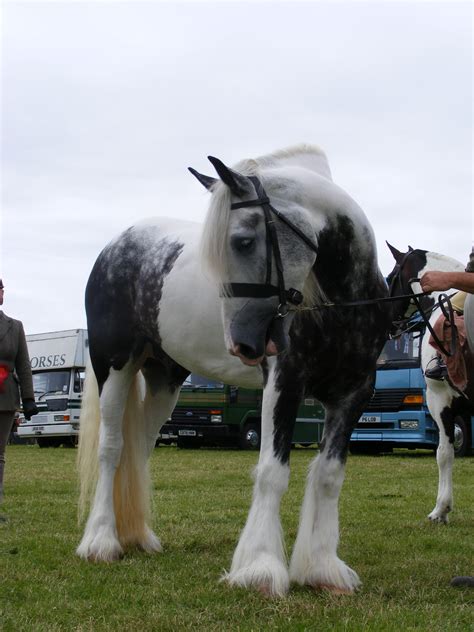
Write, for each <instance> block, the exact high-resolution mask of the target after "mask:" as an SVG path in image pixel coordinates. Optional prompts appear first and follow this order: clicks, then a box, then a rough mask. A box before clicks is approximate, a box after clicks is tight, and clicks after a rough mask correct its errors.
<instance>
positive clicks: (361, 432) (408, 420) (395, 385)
mask: <svg viewBox="0 0 474 632" xmlns="http://www.w3.org/2000/svg"><path fill="white" fill-rule="evenodd" d="M420 341H421V338H420V336H419V334H418V333H415V334H412V333H410V334H404V335H402V336H401V337H400V338H397V339H394V340H389V341H388V342H387V343H386V344H385V347H384V349H383V351H382V353H381V354H380V358H379V360H378V363H377V378H376V383H375V392H374V395H373V397H372V400H371V401H370V403H369V405H368V407H367V409H366V411H365V412H364V414H363V415H362V417H361V418H360V420H359V422H358V424H357V426H356V428H355V429H354V431H353V433H352V436H351V444H350V450H351V452H352V453H357V452H359V453H363V452H365V453H377V452H388V451H391V450H392V449H393V448H395V447H396V448H411V449H416V448H427V449H433V450H436V448H437V446H438V428H437V425H436V423H435V421H434V419H433V418H432V417H431V415H430V413H429V411H428V408H427V406H426V384H425V380H424V377H423V372H422V370H421V367H420V346H421V345H420ZM455 424H456V425H455V453H456V455H457V456H464V455H465V454H468V453H469V452H470V451H471V449H472V448H473V438H474V418H473V417H471V415H470V414H469V413H466V414H464V415H462V416H461V415H460V416H458V417H457V418H456V422H455Z"/></svg>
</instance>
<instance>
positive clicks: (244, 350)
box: [236, 344, 260, 360]
mask: <svg viewBox="0 0 474 632" xmlns="http://www.w3.org/2000/svg"><path fill="white" fill-rule="evenodd" d="M236 348H237V350H238V352H239V353H241V354H242V355H243V356H244V357H245V358H249V359H250V360H255V358H258V357H259V356H260V354H259V353H257V351H256V349H253V348H252V347H250V346H249V345H243V344H238V345H236Z"/></svg>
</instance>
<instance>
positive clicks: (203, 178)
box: [188, 167, 217, 191]
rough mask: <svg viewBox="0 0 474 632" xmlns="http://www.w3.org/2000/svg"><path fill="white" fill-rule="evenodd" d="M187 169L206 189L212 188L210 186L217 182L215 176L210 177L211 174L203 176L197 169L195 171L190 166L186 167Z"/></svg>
mask: <svg viewBox="0 0 474 632" xmlns="http://www.w3.org/2000/svg"><path fill="white" fill-rule="evenodd" d="M188 170H189V171H190V172H191V173H192V174H193V176H194V177H195V178H197V179H198V180H199V182H200V183H201V184H202V185H203V186H204V187H206V189H207V190H208V191H209V189H212V187H213V186H214V185H215V183H216V182H217V178H211V176H205V175H204V174H202V173H199V171H196V169H193V168H192V167H188Z"/></svg>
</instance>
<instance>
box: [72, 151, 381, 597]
mask: <svg viewBox="0 0 474 632" xmlns="http://www.w3.org/2000/svg"><path fill="white" fill-rule="evenodd" d="M210 160H211V162H212V164H213V166H214V167H215V169H216V171H217V174H218V176H219V178H217V179H215V178H211V177H209V176H204V175H202V174H199V173H198V172H196V171H194V170H191V171H192V173H193V174H194V175H195V176H196V177H197V178H198V180H199V181H200V182H201V183H202V184H204V186H205V187H206V188H208V189H209V190H210V191H211V193H212V197H211V202H210V209H209V212H208V216H207V219H206V222H205V225H204V227H203V228H202V227H201V226H200V225H196V224H193V223H189V222H180V221H176V220H164V219H157V220H154V221H147V222H144V223H141V224H137V225H135V226H133V227H131V228H129V229H128V230H126V231H125V232H124V233H123V234H121V235H120V236H119V237H117V238H116V239H114V240H113V241H112V242H111V243H110V244H109V245H108V246H106V247H105V249H104V250H103V251H102V253H101V254H100V255H99V257H98V259H97V261H96V263H95V265H94V268H93V270H92V272H91V275H90V278H89V282H88V285H87V290H86V310H87V320H88V329H89V341H90V356H91V362H92V367H93V371H91V370H89V371H88V374H87V379H86V389H85V394H84V401H83V407H82V415H81V437H80V444H79V464H80V473H81V480H82V495H81V498H82V500H81V503H82V507H84V503H85V502H86V499H87V498H88V494H89V495H90V493H91V492H92V491H93V489H94V488H95V495H94V497H93V501H92V507H91V510H90V515H89V519H88V521H87V525H86V527H85V532H84V535H83V538H82V541H81V543H80V545H79V547H78V549H77V552H78V554H79V555H80V556H81V557H82V558H84V559H88V560H104V561H111V560H114V559H116V558H119V557H120V556H121V555H122V552H123V549H124V548H125V547H128V546H132V545H133V546H137V547H140V548H141V549H144V550H145V551H150V552H153V551H159V550H160V549H161V545H160V541H159V539H158V538H157V537H156V535H155V534H154V533H153V532H152V530H151V528H150V526H149V513H148V498H147V494H148V485H147V474H146V461H147V459H148V457H149V455H150V453H151V451H152V449H153V447H154V445H155V440H156V437H157V434H158V431H159V429H160V427H161V425H162V424H163V423H164V422H165V421H166V420H167V419H168V418H169V416H170V414H171V411H172V410H173V407H174V406H175V403H176V399H177V397H178V393H179V390H180V386H181V384H182V382H183V381H184V379H185V378H186V376H187V375H188V374H189V373H190V372H196V373H199V374H201V375H205V376H207V377H209V378H214V379H218V380H222V381H224V382H226V383H230V384H235V385H240V386H242V387H251V388H256V387H263V388H264V395H263V410H262V433H261V436H262V439H261V449H260V456H259V460H258V465H257V467H256V470H255V486H254V493H253V500H252V505H251V508H250V513H249V515H248V518H247V523H246V525H245V528H244V529H243V531H242V534H241V536H240V540H239V543H238V546H237V549H236V550H235V553H234V557H233V561H232V565H231V568H230V571H229V572H228V573H226V575H225V578H226V580H227V581H228V582H229V583H230V584H231V585H238V586H246V587H250V586H252V587H255V588H257V589H258V590H260V591H262V592H264V593H267V594H272V595H282V594H284V593H285V592H286V591H287V590H288V587H289V582H290V579H291V580H292V581H295V582H297V583H299V584H306V585H309V586H313V587H325V588H328V589H330V590H332V591H335V592H344V593H351V592H353V591H354V590H355V589H356V588H357V587H358V585H359V583H360V582H359V578H358V576H357V574H356V573H355V572H354V571H353V570H351V569H350V568H349V567H348V566H347V565H346V564H345V563H344V562H343V561H341V560H340V559H339V558H338V556H337V547H338V540H339V525H338V499H339V494H340V490H341V486H342V483H343V479H344V468H345V461H346V455H347V452H348V445H349V439H350V436H351V432H352V429H353V427H354V426H355V424H356V422H357V420H358V419H359V417H360V415H361V413H362V412H363V410H364V408H365V406H366V404H367V402H368V401H369V399H370V398H371V396H372V393H373V387H374V380H375V366H376V360H377V357H378V355H379V353H380V350H381V348H382V346H383V344H384V342H385V340H386V337H387V335H388V330H389V327H390V322H391V318H390V316H389V315H388V313H387V312H388V310H387V309H386V308H382V307H381V306H380V305H378V304H372V305H365V306H364V307H344V308H342V307H340V308H337V307H336V308H322V309H319V310H311V309H307V310H305V309H304V308H305V307H312V306H314V305H316V306H318V305H320V304H321V303H322V302H323V301H329V302H332V303H336V304H340V303H346V302H351V301H353V300H355V299H360V298H365V299H374V298H377V297H384V296H386V294H387V288H386V284H385V282H384V279H383V277H382V275H381V274H380V272H379V269H378V267H377V254H376V247H375V241H374V236H373V233H372V229H371V227H370V225H369V223H368V221H367V219H366V217H365V215H364V213H363V212H362V211H361V209H360V208H359V207H358V206H357V204H356V203H355V202H354V201H353V200H352V199H351V198H350V197H349V195H347V193H345V192H344V191H343V190H342V189H341V188H339V187H338V186H337V185H336V184H334V183H333V181H332V178H331V173H330V170H329V166H328V162H327V159H326V157H325V155H324V153H323V152H322V151H321V150H320V149H318V148H316V147H312V146H306V145H303V146H298V147H294V148H291V149H288V150H284V151H279V152H276V153H274V154H271V155H267V156H264V157H262V158H258V159H256V160H246V161H242V162H241V163H239V164H238V165H237V166H236V167H235V168H234V169H229V168H228V167H226V166H225V165H224V164H223V163H222V162H221V161H220V160H218V159H216V158H210ZM199 251H200V252H201V257H200V256H199ZM202 259H203V260H204V264H205V265H204V267H201V265H200V260H202ZM305 393H307V394H311V395H312V396H315V397H317V398H318V399H319V400H320V401H321V402H322V403H323V404H324V406H325V409H326V422H325V432H324V439H323V441H322V444H321V451H320V454H319V456H317V457H316V458H315V459H314V461H313V463H312V465H311V468H310V472H309V476H308V481H307V488H306V494H305V498H304V503H303V507H302V512H301V519H300V526H299V531H298V536H297V539H296V543H295V546H294V550H293V555H292V557H291V562H290V565H289V568H288V564H287V561H286V556H285V546H284V542H283V536H282V530H281V525H280V519H279V506H280V499H281V497H282V494H283V493H284V492H285V490H286V489H287V485H288V478H289V458H290V446H291V438H292V433H293V427H294V423H295V417H296V412H297V408H298V405H299V402H300V401H301V398H302V397H303V395H304V394H305Z"/></svg>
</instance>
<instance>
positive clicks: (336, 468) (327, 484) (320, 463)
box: [313, 455, 344, 498]
mask: <svg viewBox="0 0 474 632" xmlns="http://www.w3.org/2000/svg"><path fill="white" fill-rule="evenodd" d="M313 472H314V474H315V476H314V475H313V481H314V483H315V484H316V485H317V487H318V491H319V492H320V493H321V494H323V495H324V496H325V497H326V498H337V497H338V496H339V493H340V491H341V487H342V483H343V482H344V465H343V463H342V462H341V461H340V460H339V459H337V458H328V457H325V456H324V455H320V456H319V457H318V459H317V463H316V462H315V463H314V470H313Z"/></svg>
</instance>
